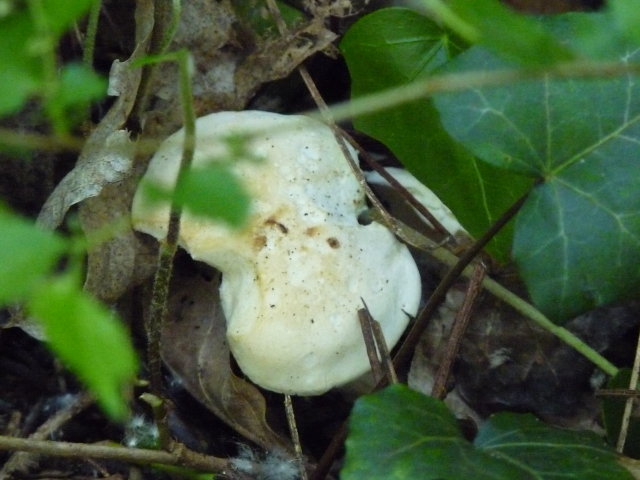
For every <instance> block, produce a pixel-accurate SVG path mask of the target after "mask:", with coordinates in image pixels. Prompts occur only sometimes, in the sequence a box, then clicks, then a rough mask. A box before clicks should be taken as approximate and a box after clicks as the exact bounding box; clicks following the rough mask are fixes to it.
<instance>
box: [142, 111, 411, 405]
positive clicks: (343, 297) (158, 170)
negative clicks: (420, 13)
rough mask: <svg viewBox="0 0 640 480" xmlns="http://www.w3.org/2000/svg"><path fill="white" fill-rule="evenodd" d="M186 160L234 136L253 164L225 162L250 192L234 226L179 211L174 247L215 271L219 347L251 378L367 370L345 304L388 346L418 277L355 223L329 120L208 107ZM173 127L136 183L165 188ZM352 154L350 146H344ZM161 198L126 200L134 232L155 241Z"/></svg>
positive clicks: (359, 202) (315, 379)
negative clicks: (376, 327) (223, 325)
mask: <svg viewBox="0 0 640 480" xmlns="http://www.w3.org/2000/svg"><path fill="white" fill-rule="evenodd" d="M196 132H197V145H196V149H195V154H194V163H193V165H194V167H198V166H203V165H205V164H207V163H208V162H215V161H218V160H216V159H219V158H222V157H224V156H225V155H226V156H227V158H228V155H229V152H228V142H225V138H226V137H229V136H230V135H238V134H243V135H244V134H246V135H248V137H247V138H248V140H247V144H246V148H247V149H248V151H249V152H250V153H251V154H252V155H255V156H257V157H260V158H261V160H260V161H257V162H255V161H253V162H249V161H237V162H234V163H233V164H232V166H231V168H232V170H233V172H234V173H235V174H236V175H237V177H238V178H239V179H240V180H241V181H242V182H243V184H244V186H245V187H246V189H247V190H248V191H249V193H250V195H251V196H252V206H251V213H250V217H249V220H248V222H247V223H246V224H245V225H244V226H243V227H242V228H240V229H233V228H231V227H229V226H228V225H226V224H223V223H220V222H217V221H215V220H212V219H208V218H203V217H199V216H196V215H194V214H192V213H190V212H189V211H188V210H185V211H184V213H183V215H182V219H181V227H180V238H179V243H180V246H181V247H183V248H184V249H185V250H187V251H188V252H189V254H190V255H191V256H192V258H194V259H195V260H198V261H203V262H205V263H207V264H209V265H211V266H213V267H215V268H217V269H218V270H220V271H221V272H222V275H223V280H222V283H221V285H220V297H221V302H222V308H223V311H224V313H225V317H226V322H227V339H228V341H229V346H230V350H231V352H232V354H233V356H234V358H235V359H236V361H237V363H238V365H239V367H240V369H241V370H242V371H243V372H244V374H245V375H246V376H247V377H249V379H251V380H252V381H253V382H254V383H256V384H258V385H260V386H261V387H263V388H265V389H268V390H272V391H276V392H281V393H287V394H298V395H316V394H321V393H324V392H325V391H327V390H329V389H331V388H332V387H335V386H339V385H343V384H345V383H347V382H349V381H351V380H353V379H355V378H357V377H359V376H361V375H362V374H364V373H365V372H367V371H368V370H369V362H368V359H367V355H366V351H365V346H364V342H363V340H362V334H361V331H360V324H359V321H358V318H357V311H358V310H359V309H360V308H362V306H363V301H364V302H366V305H367V306H368V308H369V310H370V312H371V314H372V316H373V317H374V318H375V319H376V320H378V321H379V322H380V324H381V326H382V330H383V332H384V335H385V339H386V341H387V342H388V344H389V345H390V346H392V345H394V344H395V343H396V342H397V340H398V339H399V337H400V336H401V334H402V333H403V331H404V330H405V328H406V326H407V324H408V321H409V316H410V315H414V314H415V313H416V311H417V308H418V303H419V300H420V293H421V286H420V277H419V274H418V270H417V267H416V265H415V262H414V260H413V258H412V257H411V254H410V253H409V251H408V249H407V248H406V247H405V245H403V244H402V243H400V242H399V241H398V240H397V239H396V238H395V237H394V236H393V234H392V233H391V232H390V231H389V230H387V229H386V228H385V227H383V226H382V225H380V224H377V223H371V224H369V225H361V224H360V223H359V222H358V214H359V213H360V212H362V211H363V210H365V209H366V208H367V207H366V203H365V196H364V192H363V190H362V188H361V187H360V185H359V183H358V181H357V179H356V178H355V176H354V174H353V172H352V171H351V168H350V167H349V165H348V163H347V161H346V160H345V158H344V156H343V153H342V151H341V149H340V147H339V145H338V143H337V142H336V140H335V138H334V136H333V133H332V131H331V129H329V128H328V127H327V126H326V125H324V124H322V123H320V122H318V121H316V120H313V119H311V118H308V117H304V116H295V115H291V116H287V115H279V114H274V113H267V112H260V111H243V112H220V113H214V114H211V115H207V116H204V117H201V118H199V119H198V120H197V122H196ZM183 138H184V132H183V131H182V130H180V131H178V132H176V133H175V134H173V135H171V136H170V137H169V138H168V139H167V140H165V141H164V142H163V144H162V145H161V146H160V148H159V149H158V151H157V152H156V154H155V155H154V156H153V158H152V160H151V162H150V165H149V167H148V170H147V172H146V174H145V176H144V181H151V182H153V183H155V184H157V185H160V186H163V187H165V188H172V187H173V186H174V185H175V182H176V178H177V174H178V168H179V163H180V156H181V151H182V142H183ZM350 152H351V154H352V155H353V156H354V158H355V153H354V152H353V151H352V150H350ZM168 218H169V206H168V205H166V204H165V205H161V206H158V204H156V203H150V202H149V201H148V200H146V199H145V197H144V195H143V194H142V191H141V189H139V190H138V192H137V193H136V196H135V198H134V201H133V208H132V219H133V225H134V228H135V229H136V230H139V231H141V232H144V233H147V234H150V235H153V236H154V237H156V238H163V237H164V236H165V234H166V230H167V223H168Z"/></svg>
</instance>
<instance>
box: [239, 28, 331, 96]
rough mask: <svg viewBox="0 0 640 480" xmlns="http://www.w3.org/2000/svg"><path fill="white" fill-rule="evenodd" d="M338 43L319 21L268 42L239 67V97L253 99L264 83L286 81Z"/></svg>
mask: <svg viewBox="0 0 640 480" xmlns="http://www.w3.org/2000/svg"><path fill="white" fill-rule="evenodd" d="M335 39H336V35H335V34H334V33H333V32H331V31H329V30H327V29H326V28H324V25H323V23H322V22H321V21H320V20H317V19H316V20H313V21H311V22H310V23H308V24H307V25H305V26H304V27H302V28H300V29H298V30H296V31H293V32H290V33H289V34H288V35H286V36H285V37H278V38H275V39H272V40H268V41H266V42H264V43H263V44H262V45H260V46H259V47H258V48H257V49H256V51H255V52H253V53H252V54H250V55H249V56H248V57H247V58H246V59H245V60H244V61H243V62H242V63H241V64H240V65H238V68H237V70H236V74H235V81H236V92H235V93H236V95H237V96H238V97H239V98H246V99H247V100H248V99H250V98H251V96H253V94H254V93H255V91H256V90H257V89H258V87H260V86H261V85H262V84H263V83H265V82H271V81H273V80H278V79H281V78H284V77H286V76H287V75H289V74H290V73H291V72H292V71H293V70H294V69H295V68H296V67H297V66H298V65H300V64H301V63H302V62H304V61H305V60H306V59H307V58H308V57H310V56H311V55H313V54H314V53H316V52H319V51H321V50H323V49H325V48H326V47H328V46H329V45H330V44H331V42H333V41H334V40H335Z"/></svg>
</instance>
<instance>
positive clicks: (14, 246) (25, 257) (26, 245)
mask: <svg viewBox="0 0 640 480" xmlns="http://www.w3.org/2000/svg"><path fill="white" fill-rule="evenodd" d="M0 231H2V235H0V306H4V305H6V304H7V303H10V302H19V301H22V300H24V298H25V297H26V296H27V295H28V294H29V292H30V291H31V290H32V289H33V288H34V287H35V286H36V285H37V284H38V282H40V281H42V279H43V278H44V276H45V275H46V274H47V273H49V271H50V270H51V268H52V267H53V265H54V264H55V262H56V261H57V260H58V258H59V257H60V255H61V254H62V253H63V252H64V250H65V248H66V242H65V241H64V240H63V239H62V238H61V237H59V236H58V235H56V234H54V233H52V232H48V231H45V230H42V229H40V228H38V227H36V226H35V225H34V224H33V223H32V222H29V221H27V220H25V219H23V218H21V217H19V216H17V215H13V214H11V213H8V212H6V211H3V210H2V209H1V208H0Z"/></svg>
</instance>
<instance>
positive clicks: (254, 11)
mask: <svg viewBox="0 0 640 480" xmlns="http://www.w3.org/2000/svg"><path fill="white" fill-rule="evenodd" d="M275 3H276V5H277V6H278V10H279V11H280V14H281V15H282V19H283V20H284V22H285V24H286V25H287V27H289V28H294V27H295V26H296V25H297V24H298V23H300V22H301V21H303V20H304V15H303V14H302V12H301V11H300V10H297V9H295V8H293V7H291V6H289V5H287V4H286V3H285V2H282V1H280V0H276V2H275ZM233 8H234V9H235V11H236V12H237V13H238V16H239V18H240V19H242V20H243V21H244V22H246V23H247V24H248V25H249V26H250V28H251V29H252V30H254V31H255V32H256V33H257V34H258V35H277V34H278V28H277V27H276V23H275V21H274V20H273V17H272V16H271V14H270V13H269V9H268V8H267V5H266V3H265V2H264V1H262V0H244V1H242V2H235V4H234V5H233Z"/></svg>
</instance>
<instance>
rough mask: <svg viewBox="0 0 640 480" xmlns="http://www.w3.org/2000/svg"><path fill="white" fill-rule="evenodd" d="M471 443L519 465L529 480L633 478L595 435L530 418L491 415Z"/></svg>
mask: <svg viewBox="0 0 640 480" xmlns="http://www.w3.org/2000/svg"><path fill="white" fill-rule="evenodd" d="M473 443H474V445H475V446H476V447H477V448H478V449H480V450H482V451H484V452H486V453H488V454H490V455H492V456H493V457H495V458H499V459H501V460H503V461H505V462H508V463H510V464H515V465H520V466H521V468H522V470H523V471H528V472H531V473H532V474H533V475H532V477H531V478H540V479H551V478H558V477H562V478H568V479H576V480H578V479H580V480H606V479H612V480H613V479H619V480H624V479H631V478H633V477H632V476H631V474H630V473H629V472H628V471H626V470H625V469H624V468H623V467H621V466H620V465H618V463H617V462H616V454H615V452H614V451H613V449H612V448H610V447H608V446H607V445H606V443H605V442H604V440H603V439H602V438H600V437H599V436H597V435H596V434H595V433H593V432H586V431H585V432H578V431H572V430H566V429H561V428H553V427H550V426H549V425H546V424H545V423H543V422H541V421H540V420H538V419H537V418H535V417H534V416H533V415H531V414H524V415H523V414H517V413H509V412H505V413H499V414H497V415H494V416H492V417H491V418H490V419H489V420H488V421H487V422H486V423H484V424H483V425H482V427H481V428H480V430H479V432H478V436H477V437H476V438H475V440H474V442H473ZM516 478H524V477H520V476H519V477H516Z"/></svg>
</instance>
